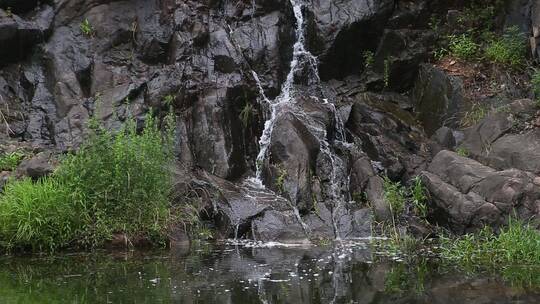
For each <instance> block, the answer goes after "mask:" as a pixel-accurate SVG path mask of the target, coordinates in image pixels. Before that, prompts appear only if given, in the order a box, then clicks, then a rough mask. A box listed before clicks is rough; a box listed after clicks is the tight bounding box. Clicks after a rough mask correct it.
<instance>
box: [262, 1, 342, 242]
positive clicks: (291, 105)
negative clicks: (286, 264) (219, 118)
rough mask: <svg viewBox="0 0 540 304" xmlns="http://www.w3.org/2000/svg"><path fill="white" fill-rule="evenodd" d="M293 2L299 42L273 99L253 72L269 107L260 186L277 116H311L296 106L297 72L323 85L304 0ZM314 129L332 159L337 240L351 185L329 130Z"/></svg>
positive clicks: (339, 131)
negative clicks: (310, 44)
mask: <svg viewBox="0 0 540 304" xmlns="http://www.w3.org/2000/svg"><path fill="white" fill-rule="evenodd" d="M290 3H291V5H292V8H293V12H294V17H295V19H296V29H295V35H296V42H295V43H294V46H293V57H292V60H291V63H290V70H289V73H288V74H287V77H286V79H285V82H284V83H283V85H282V87H281V92H280V94H279V95H278V96H277V97H276V98H275V99H273V100H270V99H269V98H268V97H267V96H266V94H265V92H264V89H263V86H262V84H261V81H260V79H259V76H258V75H257V73H255V72H254V71H252V76H253V78H254V79H255V81H256V83H257V86H258V88H259V92H260V99H259V101H260V102H261V105H262V106H263V109H267V113H265V119H266V121H265V123H264V130H263V132H262V135H261V138H260V139H259V147H260V150H259V154H258V155H257V160H256V168H257V172H256V177H255V179H254V180H252V182H253V183H256V184H258V185H260V186H263V182H262V169H263V167H264V164H265V161H266V159H267V157H268V148H269V146H270V143H271V140H272V132H273V130H274V126H275V124H276V121H277V118H278V117H279V116H280V115H281V114H283V113H285V112H290V113H292V114H294V115H296V116H301V117H302V118H303V119H309V118H308V117H307V115H306V114H305V113H304V111H303V110H302V109H301V108H300V107H298V106H296V102H295V99H294V97H293V96H292V94H293V88H294V84H295V83H294V81H295V75H296V73H297V72H298V71H300V70H302V71H304V72H306V71H307V72H306V73H308V84H309V85H316V86H319V85H320V78H319V71H318V60H317V58H316V57H315V56H313V55H312V54H311V52H309V51H308V50H307V49H306V46H305V41H306V38H305V23H304V16H303V13H302V10H303V7H304V2H303V1H302V0H290ZM324 103H325V104H329V105H331V109H332V112H333V113H334V116H335V121H336V140H337V141H342V142H345V132H344V128H343V124H342V122H341V119H340V118H339V115H338V114H337V111H336V109H335V107H334V106H333V105H332V104H330V103H328V101H327V100H326V99H324ZM311 131H312V132H313V133H314V135H316V136H317V137H318V138H319V139H320V152H321V153H322V154H323V155H324V157H325V158H327V159H328V160H329V162H330V166H331V172H330V180H329V184H330V190H329V192H330V193H329V195H328V196H329V198H330V200H331V201H332V202H333V206H334V207H333V208H332V222H333V223H332V224H333V229H334V234H335V238H336V239H340V235H339V229H338V227H337V219H336V215H337V212H338V211H339V208H340V207H341V205H342V203H344V202H345V200H346V198H345V195H343V194H342V193H343V192H345V193H346V192H347V191H342V190H343V188H344V187H345V188H348V183H346V184H345V185H343V184H340V182H339V180H340V176H339V174H338V171H339V169H340V168H343V164H342V161H341V159H339V157H338V156H337V155H336V154H335V153H334V152H333V151H332V148H331V145H330V143H329V142H328V140H327V132H326V130H325V128H324V127H323V128H320V129H319V128H315V127H313V128H312V129H311ZM291 207H292V209H293V212H294V214H295V216H296V218H297V219H298V221H299V222H300V224H301V225H302V227H303V228H304V231H306V233H308V234H309V227H308V226H307V225H306V224H305V223H304V222H303V221H302V218H301V216H300V213H299V211H298V209H297V208H296V206H294V204H292V203H291Z"/></svg>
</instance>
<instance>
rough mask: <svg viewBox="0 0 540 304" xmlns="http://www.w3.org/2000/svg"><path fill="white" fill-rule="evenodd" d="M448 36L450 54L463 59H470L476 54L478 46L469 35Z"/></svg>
mask: <svg viewBox="0 0 540 304" xmlns="http://www.w3.org/2000/svg"><path fill="white" fill-rule="evenodd" d="M448 38H449V40H450V41H449V46H448V47H449V51H450V54H451V55H452V56H455V57H457V58H460V59H464V60H470V59H473V58H474V57H476V56H477V53H478V49H479V47H478V44H476V43H475V42H474V40H473V38H472V36H471V35H469V34H462V35H451V36H449V37H448Z"/></svg>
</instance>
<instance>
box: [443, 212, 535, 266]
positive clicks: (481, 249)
mask: <svg viewBox="0 0 540 304" xmlns="http://www.w3.org/2000/svg"><path fill="white" fill-rule="evenodd" d="M441 256H442V257H443V258H445V259H448V260H450V261H454V262H457V263H458V264H459V265H461V266H463V267H465V268H469V269H470V268H477V267H485V268H500V267H505V266H511V265H532V266H535V267H538V266H540V232H538V231H537V230H536V229H534V228H532V227H530V226H529V225H527V224H525V223H523V222H521V221H517V220H510V222H509V225H508V227H506V228H503V229H501V231H500V233H499V234H498V235H497V234H495V233H494V232H493V231H492V230H491V229H490V228H489V227H485V228H484V229H482V230H481V231H479V232H478V233H476V234H468V235H465V236H464V237H461V238H459V239H455V240H453V239H448V238H443V239H442V241H441Z"/></svg>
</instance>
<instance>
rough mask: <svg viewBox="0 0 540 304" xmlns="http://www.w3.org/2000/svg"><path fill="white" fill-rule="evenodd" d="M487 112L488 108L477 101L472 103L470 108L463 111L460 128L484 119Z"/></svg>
mask: <svg viewBox="0 0 540 304" xmlns="http://www.w3.org/2000/svg"><path fill="white" fill-rule="evenodd" d="M488 113H489V109H488V108H487V107H486V106H484V105H482V104H479V103H474V104H473V105H472V106H471V108H470V110H469V111H467V112H465V113H464V115H463V117H462V118H461V121H460V125H461V127H462V128H468V127H471V126H473V125H475V124H477V123H478V122H480V120H482V119H484V117H486V115H487V114H488Z"/></svg>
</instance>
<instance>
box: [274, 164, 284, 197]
mask: <svg viewBox="0 0 540 304" xmlns="http://www.w3.org/2000/svg"><path fill="white" fill-rule="evenodd" d="M277 173H278V176H277V178H276V182H275V185H276V188H277V190H278V192H279V193H280V194H283V193H284V192H285V180H286V179H287V170H285V168H283V167H281V166H279V167H278V168H277Z"/></svg>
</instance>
